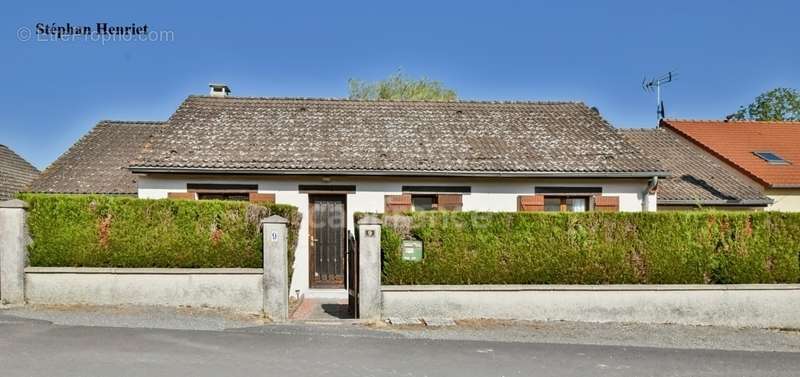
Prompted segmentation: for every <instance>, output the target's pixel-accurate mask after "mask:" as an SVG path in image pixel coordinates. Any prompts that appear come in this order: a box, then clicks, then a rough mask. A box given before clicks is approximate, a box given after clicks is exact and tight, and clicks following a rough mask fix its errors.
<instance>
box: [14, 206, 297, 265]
mask: <svg viewBox="0 0 800 377" xmlns="http://www.w3.org/2000/svg"><path fill="white" fill-rule="evenodd" d="M20 199H22V200H25V201H27V202H28V203H29V205H30V208H29V211H28V227H29V230H30V234H31V238H32V239H33V242H32V243H31V245H30V246H29V258H30V265H31V266H47V267H165V268H170V267H174V268H223V267H224V268H239V267H242V268H247V267H251V268H259V267H261V266H262V251H261V250H262V248H261V247H262V246H261V245H262V237H261V234H260V230H259V222H260V220H261V219H263V218H265V217H267V216H270V215H273V214H277V215H280V216H283V217H285V218H287V219H289V222H290V226H289V244H290V246H289V254H290V255H289V260H290V266H291V261H293V260H294V250H295V248H296V245H297V232H298V229H299V226H300V214H299V213H298V212H297V208H295V207H292V206H287V205H264V206H262V205H251V204H248V203H244V202H230V201H213V200H212V201H188V200H145V199H136V198H132V197H118V196H100V195H47V194H23V195H20Z"/></svg>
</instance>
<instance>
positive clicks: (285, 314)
mask: <svg viewBox="0 0 800 377" xmlns="http://www.w3.org/2000/svg"><path fill="white" fill-rule="evenodd" d="M288 224H289V220H286V219H285V218H283V217H280V216H277V215H272V216H270V217H268V218H266V219H264V220H261V226H262V229H263V230H264V314H266V315H267V316H268V317H269V318H270V319H272V320H273V321H276V322H283V321H286V320H288V319H289V266H288V258H289V256H288V254H287V251H288V241H289V239H288V235H287V226H288Z"/></svg>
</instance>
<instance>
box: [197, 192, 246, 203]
mask: <svg viewBox="0 0 800 377" xmlns="http://www.w3.org/2000/svg"><path fill="white" fill-rule="evenodd" d="M197 199H199V200H241V201H245V202H246V201H248V200H250V193H249V192H225V193H222V192H198V193H197Z"/></svg>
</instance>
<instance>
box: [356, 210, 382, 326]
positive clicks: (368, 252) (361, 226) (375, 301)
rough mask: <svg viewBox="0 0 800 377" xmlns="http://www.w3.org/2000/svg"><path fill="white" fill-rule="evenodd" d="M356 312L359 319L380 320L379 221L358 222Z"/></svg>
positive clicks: (369, 219) (364, 220)
mask: <svg viewBox="0 0 800 377" xmlns="http://www.w3.org/2000/svg"><path fill="white" fill-rule="evenodd" d="M358 271H359V274H358V275H359V276H358V311H359V314H360V318H363V319H372V320H377V319H380V318H381V310H382V308H381V220H380V219H379V218H377V217H375V216H371V215H368V216H366V217H363V218H362V219H361V220H358Z"/></svg>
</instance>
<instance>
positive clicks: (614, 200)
mask: <svg viewBox="0 0 800 377" xmlns="http://www.w3.org/2000/svg"><path fill="white" fill-rule="evenodd" d="M229 92H230V90H229V89H228V88H227V87H225V86H222V85H212V91H211V95H209V96H190V97H188V98H187V99H186V100H185V101H184V102H183V103H182V104H181V105H180V106H179V107H178V109H177V110H176V111H175V113H174V114H173V115H172V116H171V117H170V118H169V120H168V121H167V122H165V123H141V124H135V125H134V124H122V123H114V122H103V123H101V124H99V125H98V126H97V127H95V129H94V130H93V131H92V132H90V134H89V135H87V136H86V137H84V138H83V139H81V141H79V142H78V143H77V144H76V145H75V146H74V147H73V148H72V149H71V150H70V151H68V152H67V153H66V154H65V155H64V156H62V158H60V159H59V161H57V162H56V163H54V164H53V165H54V166H52V167H51V168H48V170H47V171H46V172H45V174H44V175H45V177H43V178H42V179H41V180H40V181H39V182H36V184H35V185H34V188H35V189H36V191H43V192H62V191H68V192H76V193H78V192H81V193H89V192H107V193H118V194H126V193H131V191H132V190H133V189H134V187H135V190H136V191H135V192H136V194H137V195H138V196H139V197H141V198H152V199H162V198H174V199H190V200H203V199H222V200H250V201H253V202H259V201H268V202H277V203H282V204H291V205H294V206H296V207H298V208H299V210H300V212H301V213H302V214H303V222H302V224H301V228H300V236H299V240H298V246H297V252H296V260H295V265H294V269H295V274H294V276H295V278H294V281H293V282H292V288H291V289H292V291H295V290H300V291H302V292H306V291H308V290H309V289H322V288H334V289H341V288H343V287H344V268H345V266H344V252H345V250H344V248H345V239H346V232H347V231H352V230H354V225H353V223H352V219H353V215H354V213H355V212H377V213H384V212H395V211H426V210H451V211H459V210H462V211H517V210H520V211H591V210H598V211H632V212H636V211H643V210H646V211H654V210H655V209H656V194H655V183H656V181H657V180H658V177H662V178H663V177H666V176H667V175H668V174H667V172H666V171H665V170H664V169H663V168H662V166H661V164H660V163H658V162H657V161H656V160H654V159H653V158H651V157H649V156H647V155H645V154H644V153H642V152H641V151H640V150H639V149H638V148H636V147H634V146H633V145H631V144H630V143H629V142H628V141H626V140H625V139H624V138H623V137H622V136H621V135H620V134H619V133H618V132H617V131H616V130H615V129H614V128H612V127H611V126H610V125H609V124H608V123H607V122H606V121H605V120H604V119H603V118H602V117H601V116H600V115H599V114H598V113H597V112H596V111H595V110H593V109H590V108H589V107H587V106H586V105H584V104H582V103H577V102H415V101H356V100H342V99H302V98H300V99H297V98H250V97H232V96H230V95H229ZM139 132H141V133H139ZM130 133H135V134H136V136H135V137H133V136H123V135H129V134H130ZM115 135H116V136H115ZM119 139H125V140H124V141H122V140H119ZM81 164H86V165H81ZM79 166H80V167H79ZM124 170H127V171H124ZM49 177H52V178H49ZM337 292H338V291H337Z"/></svg>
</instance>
